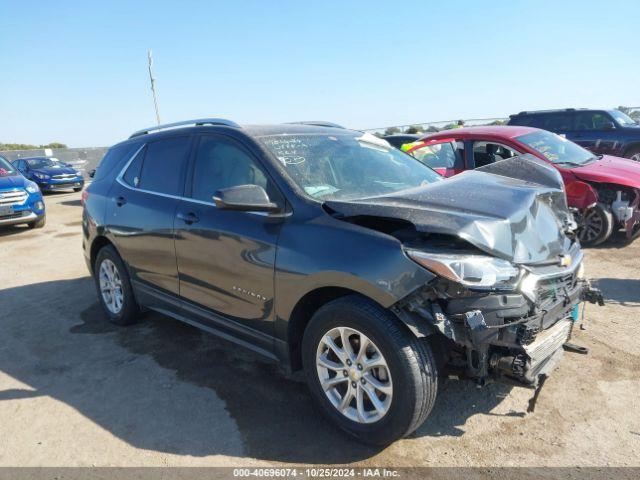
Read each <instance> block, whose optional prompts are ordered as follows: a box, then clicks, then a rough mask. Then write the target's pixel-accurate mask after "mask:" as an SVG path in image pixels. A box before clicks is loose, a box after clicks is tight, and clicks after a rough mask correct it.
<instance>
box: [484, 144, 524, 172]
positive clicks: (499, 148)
mask: <svg viewBox="0 0 640 480" xmlns="http://www.w3.org/2000/svg"><path fill="white" fill-rule="evenodd" d="M517 155H519V153H518V152H516V151H515V150H514V149H512V148H510V147H507V146H506V145H502V144H501V143H496V142H473V161H474V164H475V168H479V167H484V166H485V165H491V164H492V163H494V162H499V161H500V160H506V159H507V158H511V157H515V156H517Z"/></svg>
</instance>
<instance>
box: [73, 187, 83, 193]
mask: <svg viewBox="0 0 640 480" xmlns="http://www.w3.org/2000/svg"><path fill="white" fill-rule="evenodd" d="M80 190H82V187H80V188H74V189H73V191H74V192H79V191H80Z"/></svg>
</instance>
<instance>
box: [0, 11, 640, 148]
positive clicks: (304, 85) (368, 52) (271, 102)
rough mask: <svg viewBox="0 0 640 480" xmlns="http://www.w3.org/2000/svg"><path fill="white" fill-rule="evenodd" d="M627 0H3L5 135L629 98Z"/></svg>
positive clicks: (0, 99) (70, 136) (364, 124)
mask: <svg viewBox="0 0 640 480" xmlns="http://www.w3.org/2000/svg"><path fill="white" fill-rule="evenodd" d="M639 25H640V2H638V1H632V0H627V1H612V0H607V1H602V0H599V1H590V0H585V1H558V0H555V1H535V2H534V1H531V2H525V1H516V0H505V1H451V2H444V1H404V2H398V3H397V6H396V2H392V1H389V0H387V1H384V2H376V1H348V0H343V1H289V0H286V1H285V0H281V1H275V0H273V1H260V0H253V1H242V0H237V1H224V2H223V1H180V2H178V1H171V2H168V1H161V0H156V1H149V2H147V1H138V0H131V1H122V2H120V1H90V0H84V1H63V0H60V1H56V2H49V1H43V0H41V1H37V2H36V1H31V0H21V1H7V0H0V142H7V143H8V142H23V143H48V142H50V141H61V142H65V143H68V144H69V145H71V146H92V145H109V144H112V143H115V142H117V141H119V140H121V139H123V138H124V137H125V136H127V135H128V134H129V133H131V132H132V131H134V130H136V129H138V128H141V127H146V126H149V125H152V124H153V123H154V121H155V119H154V113H153V102H152V97H151V92H150V90H149V80H148V76H147V70H146V50H147V48H151V49H152V50H153V52H154V58H155V70H156V76H157V88H158V94H159V101H160V113H161V116H162V120H163V121H165V122H169V121H175V120H180V119H185V118H197V117H202V116H224V117H228V118H232V119H234V120H236V121H238V122H240V123H260V122H284V121H292V120H299V119H323V120H331V121H335V122H338V123H341V124H344V125H348V126H351V127H357V128H372V127H379V126H386V125H394V124H407V123H414V122H415V123H417V122H424V121H429V120H446V119H453V118H474V117H494V116H506V115H508V114H510V113H514V112H517V111H520V110H523V109H534V108H553V107H565V106H577V107H580V106H585V107H586V106H590V107H614V106H617V105H634V106H635V105H638V104H640V85H639V78H640V26H639Z"/></svg>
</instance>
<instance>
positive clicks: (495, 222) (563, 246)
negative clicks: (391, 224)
mask: <svg viewBox="0 0 640 480" xmlns="http://www.w3.org/2000/svg"><path fill="white" fill-rule="evenodd" d="M325 205H326V206H327V207H329V208H330V209H332V210H334V211H335V212H336V213H337V214H338V215H342V216H346V217H358V216H374V217H384V218H393V219H401V220H406V221H408V222H411V223H412V224H413V225H414V226H415V228H416V230H418V231H420V232H427V233H439V234H446V235H455V236H458V237H460V238H462V239H464V240H466V241H468V242H469V243H471V244H473V245H475V246H476V247H477V248H479V249H480V250H483V251H485V252H486V253H489V254H491V255H494V256H496V257H500V258H504V259H506V260H509V261H512V262H514V263H519V264H527V263H540V262H548V261H556V260H557V259H558V257H559V256H560V255H563V254H565V253H566V252H568V250H569V247H570V246H571V240H570V239H569V238H567V237H566V235H565V230H566V229H567V228H568V226H569V225H571V224H572V223H573V220H572V217H571V214H570V212H569V209H568V207H567V202H566V197H565V192H564V186H563V182H562V177H561V176H560V174H559V172H558V171H557V170H556V169H554V168H553V167H550V166H548V165H546V164H545V163H543V162H542V161H540V160H539V159H537V158H536V157H534V156H533V155H528V154H527V155H522V156H519V157H514V158H511V159H508V160H503V161H500V162H496V163H494V164H492V165H488V166H486V167H482V168H478V169H476V170H472V171H467V172H464V173H461V174H460V175H456V176H455V177H452V178H450V179H447V180H444V181H442V182H436V183H433V184H430V185H426V186H424V187H418V188H414V189H411V190H404V191H401V192H396V193H394V194H392V195H384V196H379V197H372V198H366V199H362V200H355V201H327V202H325Z"/></svg>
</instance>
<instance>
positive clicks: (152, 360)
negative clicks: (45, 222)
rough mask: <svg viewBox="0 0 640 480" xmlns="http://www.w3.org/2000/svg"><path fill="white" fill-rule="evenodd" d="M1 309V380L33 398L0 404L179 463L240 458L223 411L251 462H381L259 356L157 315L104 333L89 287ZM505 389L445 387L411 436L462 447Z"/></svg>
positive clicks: (8, 293) (57, 288) (35, 289)
mask: <svg viewBox="0 0 640 480" xmlns="http://www.w3.org/2000/svg"><path fill="white" fill-rule="evenodd" d="M33 298H38V299H40V302H38V303H37V304H35V305H34V302H32V299H33ZM40 305H41V306H40ZM0 309H2V310H3V311H6V312H7V315H6V317H5V320H3V322H1V323H0V337H1V338H3V339H4V340H3V343H4V345H9V347H7V348H4V349H0V369H1V370H2V371H4V372H5V373H7V374H8V375H10V376H12V377H14V378H16V379H18V380H19V381H20V382H23V383H25V384H27V385H28V387H29V388H30V389H31V390H29V389H25V390H6V391H4V392H2V391H0V401H3V400H7V399H20V398H32V397H35V396H41V395H48V396H51V397H53V398H55V399H57V400H59V401H62V402H65V403H66V404H68V405H70V406H72V407H73V408H75V409H77V410H78V411H79V412H80V413H82V414H83V415H85V416H86V417H88V418H89V419H91V420H92V421H93V422H95V423H97V424H99V425H100V426H102V427H103V428H105V429H106V430H108V431H110V432H111V433H112V434H113V435H115V436H117V437H118V438H120V439H122V440H123V441H125V442H127V443H129V444H131V445H133V446H135V447H138V448H142V449H148V450H156V451H163V452H168V453H175V454H181V455H192V456H205V455H214V454H228V455H237V454H238V451H237V450H233V449H231V447H229V446H228V443H229V442H227V439H226V438H225V437H224V436H225V435H227V433H225V432H226V430H224V428H223V427H220V424H221V423H224V421H225V419H226V421H227V423H229V420H228V416H227V413H226V412H228V415H229V416H230V417H231V419H233V422H231V423H234V424H235V427H237V429H238V430H239V433H240V436H241V439H242V443H243V453H244V454H245V455H248V456H249V457H253V458H259V459H265V460H271V461H279V462H292V463H311V464H314V463H317V464H335V463H339V464H343V463H349V462H356V461H360V460H365V459H367V458H370V457H371V456H373V455H375V454H377V453H378V452H379V451H380V449H376V448H371V447H367V446H363V445H361V444H359V443H357V442H355V441H352V440H351V439H349V438H347V437H346V436H345V435H343V434H342V433H340V432H339V431H337V430H336V429H335V428H333V427H332V426H331V425H329V424H328V423H327V421H325V420H324V418H323V417H322V416H321V415H320V414H319V413H318V411H316V410H315V408H314V407H313V406H312V403H311V399H310V397H309V395H308V393H307V390H306V387H305V385H304V384H303V383H300V382H297V381H293V380H291V379H290V378H287V377H285V376H284V375H283V374H282V373H280V371H279V369H278V368H277V366H275V365H274V364H271V363H269V362H268V361H266V360H263V359H262V358H261V357H258V356H257V355H255V354H253V353H252V352H249V351H245V350H243V349H241V348H239V347H236V346H235V345H233V344H231V343H228V342H225V341H223V340H219V339H217V338H216V337H213V336H212V335H209V334H206V333H203V332H201V331H199V330H197V329H195V328H193V327H190V326H188V325H185V324H182V323H180V322H177V321H174V320H172V319H169V318H167V317H164V316H162V315H158V314H147V315H145V316H144V318H143V319H142V320H141V322H140V323H138V324H136V325H133V326H130V327H126V328H122V327H117V326H114V325H112V324H110V323H108V322H107V321H106V318H105V315H104V313H103V312H102V310H101V308H100V306H99V304H98V303H97V302H96V296H95V291H94V287H93V283H92V281H91V279H90V278H88V277H86V278H81V279H75V280H61V281H55V282H46V283H40V284H34V285H28V286H24V287H16V288H9V289H5V290H2V291H0ZM158 366H159V367H161V368H160V369H159V368H157V367H158ZM154 372H155V373H154ZM509 390H510V388H509V387H505V386H500V385H492V386H489V387H487V388H485V389H482V390H477V389H476V388H475V387H474V386H473V385H472V384H471V383H468V382H447V383H444V384H443V385H442V388H441V392H440V395H439V397H438V399H437V401H436V406H435V408H434V411H433V412H432V415H431V417H430V418H429V420H428V421H427V423H425V425H423V426H422V427H421V428H420V429H419V430H418V431H417V432H416V433H414V435H413V436H414V437H424V436H433V437H440V436H461V435H463V434H464V430H462V429H461V427H462V426H463V425H464V423H465V422H466V420H467V419H468V418H469V417H470V416H472V415H475V414H478V413H484V414H491V413H490V411H491V410H492V409H493V408H494V407H495V406H496V405H497V404H498V403H500V402H501V401H502V399H503V398H504V397H505V396H506V395H507V394H508V393H509ZM186 391H188V392H189V393H184V392H186ZM220 401H222V402H223V404H222V406H220V405H218V404H219V403H220ZM225 409H226V412H225ZM522 415H523V413H519V412H510V413H509V414H507V416H522ZM216 416H218V417H216ZM223 417H224V418H223ZM235 427H233V428H234V429H235ZM221 429H222V430H221Z"/></svg>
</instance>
